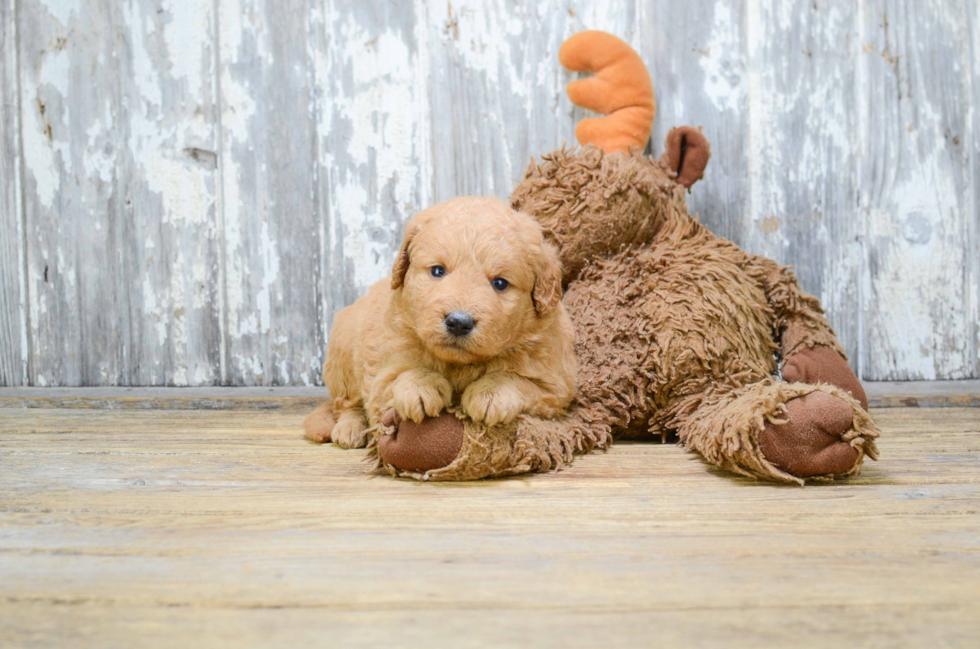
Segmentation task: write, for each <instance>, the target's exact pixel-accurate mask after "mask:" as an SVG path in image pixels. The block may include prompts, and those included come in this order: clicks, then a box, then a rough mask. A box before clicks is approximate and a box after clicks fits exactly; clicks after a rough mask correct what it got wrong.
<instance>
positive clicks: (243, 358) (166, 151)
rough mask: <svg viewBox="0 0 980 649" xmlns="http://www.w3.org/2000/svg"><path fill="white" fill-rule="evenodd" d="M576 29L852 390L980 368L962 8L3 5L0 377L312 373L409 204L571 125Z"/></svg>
mask: <svg viewBox="0 0 980 649" xmlns="http://www.w3.org/2000/svg"><path fill="white" fill-rule="evenodd" d="M587 28H595V29H605V30H608V31H611V32H613V33H616V34H618V35H620V36H621V37H623V38H624V39H626V40H627V41H628V42H630V43H631V44H633V45H634V46H635V47H636V48H637V49H638V50H639V51H640V52H641V54H642V55H643V58H644V59H645V60H646V61H647V63H648V65H649V67H650V70H651V72H652V74H653V77H654V82H655V85H656V87H657V91H658V98H659V106H660V110H659V114H658V117H657V123H656V127H655V131H654V138H653V151H654V152H655V153H658V154H659V152H660V151H661V150H662V144H661V143H662V142H663V138H664V136H665V135H666V132H667V130H668V129H669V128H670V127H671V126H674V125H680V124H693V125H696V126H702V127H703V129H704V132H705V133H706V134H707V136H708V138H709V139H710V140H711V142H712V146H713V151H714V157H713V159H712V163H711V165H710V166H709V170H708V173H707V175H706V177H705V180H704V181H703V182H702V183H699V185H698V186H696V187H695V189H694V192H693V194H692V196H691V199H690V203H691V207H692V209H693V210H696V211H698V212H700V214H701V218H702V220H703V221H705V222H706V223H708V224H709V225H710V226H711V227H712V229H713V230H714V231H715V232H717V233H718V234H720V235H722V236H726V237H728V238H731V239H733V240H734V241H736V242H738V243H739V244H741V245H743V246H745V247H746V248H747V249H749V250H752V251H755V252H761V253H765V254H768V255H770V256H772V257H774V258H776V259H778V260H779V261H781V262H784V263H791V264H795V265H796V267H797V269H798V273H799V276H800V278H801V280H802V283H803V284H804V286H805V287H806V288H807V289H808V290H810V291H811V292H813V293H815V294H817V295H818V296H820V297H821V299H822V300H823V303H824V305H825V307H826V308H827V309H828V311H829V314H830V317H831V320H832V322H833V324H834V326H835V327H836V328H837V331H838V332H839V334H840V336H841V338H842V340H843V341H844V344H845V346H846V348H847V349H848V351H849V352H850V354H851V357H852V363H853V364H854V366H855V367H856V368H858V369H859V371H860V373H861V375H862V376H863V377H864V378H866V379H898V380H902V379H932V378H945V379H955V378H968V377H978V376H980V356H978V338H980V212H978V198H980V196H978V192H980V165H978V159H980V111H978V110H977V108H978V106H980V3H977V2H975V1H974V0H692V1H689V2H684V3H673V2H670V3H668V2H653V1H650V0H645V1H644V0H638V1H636V2H632V3H616V4H610V3H608V2H594V3H587V2H582V1H579V0H561V1H559V0H547V1H544V2H514V1H513V0H508V1H504V0H487V1H486V2H475V1H464V0H456V1H454V2H452V3H449V2H446V1H444V0H432V1H429V2H424V1H422V0H417V1H416V2H410V1H399V0H393V1H387V2H363V1H362V2H348V1H341V0H336V1H335V0H289V1H284V0H275V1H274V0H192V1H184V2H176V1H174V0H121V1H119V2H110V1H108V0H102V1H100V0H0V53H2V61H0V90H2V102H0V128H2V132H0V210H2V212H0V228H2V241H0V385H39V386H43V385H117V384H118V385H164V384H166V385H211V384H229V385H276V384H314V383H316V382H318V381H319V365H320V363H321V359H322V354H323V348H324V345H325V340H326V338H327V335H328V330H329V323H330V322H331V320H332V317H333V314H334V313H336V312H337V310H339V309H340V308H342V307H343V306H344V305H346V304H349V303H350V302H351V301H353V300H354V299H355V298H356V297H357V296H358V295H359V294H360V293H361V292H362V291H363V290H364V289H365V288H366V287H367V286H368V285H369V284H370V283H372V282H373V281H375V280H377V279H379V278H380V277H382V276H384V275H385V274H387V272H388V270H389V265H390V262H391V260H392V257H393V253H394V251H395V250H396V248H397V244H398V241H399V236H400V231H401V226H402V224H403V222H404V221H405V219H406V218H408V217H409V216H410V215H411V214H412V213H413V212H414V211H415V210H417V209H419V208H420V207H421V206H425V205H428V204H430V203H432V202H433V201H439V200H443V199H446V198H449V197H451V196H455V195H459V194H492V195H496V196H500V197H505V196H506V195H507V194H508V192H509V190H510V189H511V187H512V186H513V185H514V183H515V181H516V180H517V179H518V178H519V177H520V175H521V173H522V171H523V170H524V168H525V166H526V164H527V161H528V159H529V158H530V157H531V156H532V155H535V154H539V153H542V152H546V151H549V150H551V149H554V148H555V147H557V146H559V145H560V144H561V143H562V141H564V140H569V141H571V140H572V139H573V128H574V124H575V122H576V121H577V120H578V119H580V118H581V117H582V116H583V112H582V111H580V110H578V109H573V107H572V106H571V105H570V103H569V102H568V100H567V98H566V97H565V95H564V92H563V88H564V86H565V84H566V83H568V82H569V81H570V80H572V78H573V77H572V76H571V75H570V74H568V73H566V72H564V71H563V70H561V68H560V66H559V65H558V62H557V50H558V47H559V45H560V44H561V42H562V41H563V40H564V39H565V38H567V37H568V36H569V35H571V34H572V33H574V32H576V31H579V30H582V29H587Z"/></svg>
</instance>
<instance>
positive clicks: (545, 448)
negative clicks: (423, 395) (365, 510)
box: [368, 408, 612, 480]
mask: <svg viewBox="0 0 980 649" xmlns="http://www.w3.org/2000/svg"><path fill="white" fill-rule="evenodd" d="M382 426H383V432H384V433H385V434H382V435H380V436H379V437H378V438H376V439H375V440H374V441H373V442H372V443H371V444H370V445H369V447H368V454H369V457H371V458H373V459H374V460H375V462H376V463H377V466H378V468H385V469H387V470H388V471H389V472H390V473H391V474H392V475H396V476H403V477H409V478H415V479H417V480H478V479H480V478H489V477H500V476H507V475H515V474H518V473H531V472H538V471H549V470H552V469H555V470H558V469H561V468H562V467H563V466H564V465H565V464H567V463H568V462H570V461H571V460H572V458H573V457H574V456H575V455H577V454H580V453H587V452H589V451H590V450H592V449H593V448H606V447H608V446H609V444H610V443H612V436H611V434H610V430H609V426H608V424H606V423H604V421H602V420H601V419H600V418H598V417H596V416H594V415H593V414H592V413H590V412H589V411H588V410H586V409H585V408H576V409H574V410H573V411H572V413H571V414H569V415H568V416H566V417H563V418H561V419H554V420H549V419H538V418H536V417H528V416H524V415H522V416H521V417H518V418H517V419H516V420H514V421H513V422H511V423H510V424H506V425H503V426H495V427H492V428H487V427H485V426H483V425H481V424H476V423H474V422H472V421H470V420H467V419H461V418H457V417H456V416H455V415H453V414H451V413H443V414H442V415H441V416H439V417H435V418H430V419H426V420H424V421H423V422H422V423H421V424H416V423H414V422H411V421H406V420H401V418H399V417H398V415H397V413H395V412H394V410H391V411H389V413H388V414H387V415H386V416H385V419H384V421H383V422H382Z"/></svg>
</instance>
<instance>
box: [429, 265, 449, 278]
mask: <svg viewBox="0 0 980 649" xmlns="http://www.w3.org/2000/svg"><path fill="white" fill-rule="evenodd" d="M429 272H430V273H431V274H432V276H433V277H442V276H443V275H445V274H446V269H445V268H443V267H442V266H433V267H432V268H430V269H429Z"/></svg>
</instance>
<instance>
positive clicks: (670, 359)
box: [372, 148, 878, 482]
mask: <svg viewBox="0 0 980 649" xmlns="http://www.w3.org/2000/svg"><path fill="white" fill-rule="evenodd" d="M685 164H686V163H685ZM682 167H683V165H682ZM684 194H685V188H684V187H683V186H682V185H680V184H679V183H678V182H676V181H675V179H674V173H673V171H672V170H671V169H670V167H669V166H668V164H667V162H665V161H654V160H650V159H647V158H645V157H643V156H641V155H639V154H638V153H637V152H636V151H632V152H630V153H624V154H609V155H605V154H603V153H601V152H599V151H597V150H595V149H591V148H587V149H585V150H583V151H580V152H568V151H564V150H563V151H558V152H555V153H553V154H550V155H549V156H545V157H544V159H543V161H542V163H541V164H540V165H535V164H532V165H531V167H530V168H529V169H528V172H527V176H526V179H525V180H524V181H523V182H522V183H521V184H520V185H519V186H518V187H517V189H516V190H515V191H514V194H513V196H512V197H511V200H512V202H513V204H514V205H515V207H518V208H519V209H521V210H523V211H525V212H528V213H530V214H532V215H533V216H535V217H536V218H537V219H538V220H539V221H540V222H541V223H542V224H543V225H544V226H545V227H546V230H547V234H548V236H550V237H552V238H553V240H554V242H555V243H556V245H557V247H558V249H559V255H560V257H561V260H562V263H563V265H564V267H565V268H566V271H567V272H566V274H565V281H566V282H568V289H567V292H566V294H565V298H564V302H565V306H566V309H567V310H568V313H569V315H570V317H571V319H572V322H573V325H574V327H575V333H576V343H575V353H576V356H577V358H578V362H579V380H578V392H577V396H576V403H577V404H578V405H576V406H575V407H574V408H573V410H572V412H571V413H570V414H569V415H568V416H567V417H565V418H562V419H557V420H550V421H549V420H540V419H534V418H531V417H527V416H522V417H520V418H519V419H518V420H517V422H516V423H514V424H512V425H510V426H503V427H496V428H490V429H488V428H483V427H481V426H477V425H474V424H473V423H472V422H469V421H465V422H464V424H463V428H464V430H463V441H462V445H461V448H460V452H459V453H458V455H457V456H456V458H455V459H454V460H453V461H452V462H451V463H450V464H449V465H448V466H446V467H444V468H441V469H436V470H430V471H428V472H419V471H411V470H406V468H407V467H398V468H396V467H395V465H394V464H392V463H390V462H387V463H386V462H385V461H384V460H382V459H381V458H380V457H379V456H378V453H377V448H376V447H375V448H374V449H372V453H373V457H375V458H376V461H377V463H378V465H379V466H385V467H386V468H387V469H388V470H389V471H391V472H392V473H394V474H396V475H408V476H411V477H416V478H423V479H433V480H436V479H439V480H443V479H444V480H463V479H474V478H480V477H487V476H499V475H508V474H513V473H522V472H527V471H542V470H548V469H552V468H561V467H562V466H564V464H566V463H567V462H569V461H570V460H571V458H572V456H573V455H574V454H575V453H578V452H584V451H587V450H589V449H591V448H594V447H603V448H604V447H605V446H607V445H608V444H609V441H610V440H611V439H612V436H614V435H615V436H618V437H649V436H660V437H663V436H665V435H666V434H668V433H676V434H677V435H678V436H679V438H680V440H681V442H682V443H683V444H684V445H685V446H686V447H687V448H690V449H692V450H696V451H698V452H699V453H700V454H701V455H702V456H704V458H705V459H706V460H707V461H708V462H710V463H712V464H715V465H718V466H721V467H724V468H727V469H729V470H731V471H734V472H736V473H741V474H745V475H751V476H756V477H760V478H767V479H772V480H780V481H787V482H801V479H802V478H805V477H811V476H824V477H834V476H839V475H852V474H854V473H856V472H857V471H859V470H860V467H861V464H862V462H863V459H864V456H865V455H867V456H868V457H872V458H874V457H876V455H877V451H876V449H875V446H874V439H875V438H876V437H877V436H878V432H877V430H876V429H875V426H874V424H873V423H872V422H871V419H870V418H869V417H868V415H867V413H866V412H865V410H864V409H863V408H862V407H861V405H860V404H859V403H858V402H857V401H856V400H855V399H853V398H851V396H850V395H848V394H847V393H846V392H844V391H843V390H841V389H838V388H837V387H834V386H832V385H828V384H823V383H821V384H819V385H809V384H804V383H787V382H783V381H776V380H773V379H772V378H771V375H772V374H773V373H774V372H775V371H776V369H777V359H778V358H783V359H786V361H787V366H788V367H790V368H791V369H790V373H792V371H793V369H792V368H795V367H796V366H797V365H798V364H799V361H797V362H796V363H792V360H793V357H794V355H799V354H800V353H803V352H804V351H805V350H811V349H827V350H828V351H832V352H833V353H835V354H839V355H840V356H843V350H841V349H840V346H839V344H838V343H837V340H836V337H835V336H834V332H833V330H832V329H831V328H830V326H829V324H828V323H827V320H826V318H825V317H824V315H823V312H822V310H821V309H820V305H819V302H818V301H817V300H816V299H815V298H813V297H812V296H810V295H807V294H806V293H804V292H803V291H802V290H801V289H800V287H799V285H798V283H797V281H796V278H795V277H794V276H793V274H792V272H791V271H790V270H789V269H788V268H785V267H782V266H779V265H778V264H777V263H775V262H773V261H772V260H769V259H766V258H764V257H759V256H755V255H750V254H748V253H745V252H744V251H742V250H741V249H739V248H738V247H737V246H736V245H735V244H733V243H731V242H729V241H726V240H724V239H719V238H718V237H716V236H714V235H712V234H711V233H710V232H709V231H708V230H707V229H706V228H705V227H704V226H702V225H701V224H700V223H699V222H698V221H697V220H696V219H692V218H691V217H690V216H689V214H688V212H687V207H686V204H685V200H684ZM805 358H807V357H806V356H805V357H803V359H805ZM803 359H801V360H803ZM845 367H846V365H845ZM820 380H821V381H829V380H830V377H829V375H826V376H822V377H821V378H820ZM855 380H856V379H855ZM841 387H845V388H847V386H841ZM813 392H823V393H826V394H828V395H830V396H829V397H828V398H833V399H834V401H833V403H834V406H833V409H834V410H835V412H836V411H840V412H836V414H835V415H834V418H835V419H834V421H832V422H830V423H827V422H824V423H823V424H819V422H820V421H821V419H820V417H819V416H818V413H816V410H818V409H817V408H816V406H814V407H809V406H806V404H809V403H811V402H813V403H817V404H820V402H821V401H826V400H825V399H823V398H822V397H817V398H814V399H811V400H810V401H801V404H799V405H793V406H792V408H790V407H789V406H787V405H786V404H787V402H791V401H793V400H794V399H798V398H800V397H804V396H806V395H809V394H811V393H813ZM842 404H843V405H842ZM824 405H826V404H824ZM805 406H806V407H805ZM845 408H846V409H849V410H850V422H851V423H850V426H849V427H848V428H847V429H846V430H839V429H840V427H841V426H840V425H837V426H833V425H831V424H833V423H836V424H839V423H840V422H839V421H837V420H838V419H839V420H840V421H843V420H844V419H846V417H843V415H842V413H843V412H844V409H845ZM797 413H800V414H799V415H798V416H799V417H800V418H801V419H800V420H799V421H794V419H793V418H794V417H795V416H797ZM787 417H789V419H787ZM787 422H790V423H789V425H790V428H781V429H777V428H774V427H772V426H770V428H769V429H767V424H769V425H779V424H787ZM423 426H425V423H423ZM814 426H823V429H826V430H827V431H832V432H830V433H829V434H832V435H837V436H838V437H839V438H840V439H841V440H842V441H843V443H846V444H847V445H848V447H849V448H852V449H853V453H852V452H850V451H847V457H849V458H850V459H851V460H853V461H852V462H851V464H850V465H849V466H845V465H846V464H847V462H844V461H843V459H842V458H844V454H843V453H841V452H840V451H839V450H837V451H832V452H824V451H823V450H822V449H824V448H825V447H824V446H819V445H818V444H815V443H810V444H809V445H808V444H807V443H804V442H801V441H800V440H799V439H798V438H799V437H801V436H803V437H807V436H808V435H809V437H812V435H810V432H809V431H811V428H812V427H814ZM767 430H768V431H770V432H769V433H766V431H767ZM780 431H781V432H782V433H783V437H781V438H778V439H777V438H775V437H772V436H771V435H772V434H773V433H774V432H780ZM787 431H789V432H787ZM764 433H765V435H767V436H768V437H765V436H764ZM790 433H793V434H790ZM763 438H765V439H767V440H768V441H767V444H768V446H767V448H768V449H769V450H770V452H772V453H774V458H769V457H768V456H767V455H766V449H764V448H763V447H762V442H761V440H762V439H763ZM780 439H782V440H784V441H785V444H783V445H782V446H781V445H780V443H779V440H780ZM773 440H776V441H775V443H774V444H773V443H772V442H773ZM831 444H832V441H831ZM787 445H788V446H790V447H792V448H794V449H797V450H800V449H802V450H806V449H809V450H810V451H813V453H814V457H813V458H811V460H810V461H809V463H808V462H805V461H803V460H802V458H801V457H794V456H793V452H795V451H787V450H786V447H787ZM818 447H819V448H818ZM801 452H802V451H801ZM787 453H789V455H787ZM788 457H789V459H787V458H788ZM396 464H397V463H396ZM797 471H799V472H800V473H797Z"/></svg>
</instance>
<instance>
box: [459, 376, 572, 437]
mask: <svg viewBox="0 0 980 649" xmlns="http://www.w3.org/2000/svg"><path fill="white" fill-rule="evenodd" d="M460 405H461V406H462V407H463V411H464V412H466V414H467V415H469V417H470V419H472V420H473V421H478V422H481V423H483V424H485V425H487V426H496V425H498V424H506V423H509V422H511V421H513V420H514V419H515V418H516V417H517V416H518V415H519V414H521V413H522V412H527V413H529V414H533V415H537V416H541V417H554V416H556V415H557V414H559V412H560V411H561V407H560V406H559V405H558V403H557V399H556V397H555V395H554V394H552V393H550V392H547V391H545V390H542V389H541V387H540V386H538V385H537V384H536V383H534V382H533V381H529V380H527V379H525V378H524V377H522V376H519V375H517V374H514V373H513V372H493V373H491V374H487V375H485V376H483V377H482V378H481V379H480V380H478V381H474V382H473V383H470V385H469V386H468V387H467V388H466V390H464V391H463V397H462V399H461V400H460Z"/></svg>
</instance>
